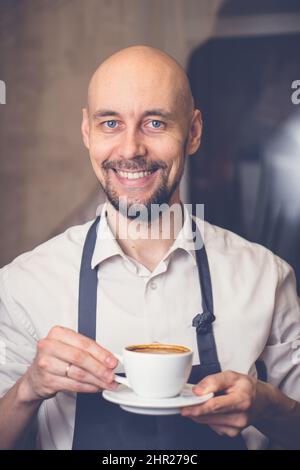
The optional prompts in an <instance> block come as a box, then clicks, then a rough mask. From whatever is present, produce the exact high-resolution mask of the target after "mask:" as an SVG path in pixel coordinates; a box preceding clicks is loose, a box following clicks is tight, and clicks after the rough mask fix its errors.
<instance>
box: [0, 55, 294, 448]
mask: <svg viewBox="0 0 300 470" xmlns="http://www.w3.org/2000/svg"><path fill="white" fill-rule="evenodd" d="M201 130H202V122H201V114H200V111H199V110H197V109H195V108H194V103H193V98H192V94H191V90H190V87H189V83H188V79H187V77H186V75H185V72H184V71H183V69H182V68H181V67H180V66H179V65H178V64H177V62H176V61H175V60H174V59H172V58H171V57H170V56H168V55H167V54H165V53H163V52H162V51H159V50H157V49H154V48H150V47H146V46H134V47H130V48H127V49H123V50H121V51H119V52H117V53H116V54H114V55H112V56H111V57H109V58H108V59H107V60H106V61H104V62H103V63H102V64H101V65H100V67H99V68H98V69H97V70H96V72H95V73H94V75H93V77H92V79H91V82H90V85H89V90H88V106H87V108H86V109H84V110H83V119H82V135H83V140H84V143H85V146H86V147H87V149H88V150H89V154H90V159H91V163H92V166H93V169H94V171H95V174H96V176H97V178H98V180H99V182H100V183H101V185H102V187H103V189H104V192H105V194H106V199H107V200H106V203H105V205H104V206H103V208H102V211H101V214H100V215H99V216H97V217H96V219H95V220H93V221H91V222H88V223H86V224H84V225H81V226H76V227H71V228H70V229H68V230H67V231H66V232H64V233H62V234H61V235H59V236H58V237H55V238H53V239H51V240H49V241H48V242H46V243H43V244H42V245H40V246H38V247H37V248H36V249H34V250H32V251H31V252H28V253H25V254H23V255H21V256H19V257H18V258H16V259H15V260H14V261H13V262H12V263H10V264H9V265H7V266H5V267H3V268H2V269H1V271H0V299H1V303H0V340H1V341H2V344H3V345H4V349H5V360H4V361H2V362H3V364H1V365H0V395H1V396H2V398H1V399H0V416H1V418H0V446H1V447H2V448H19V447H22V446H25V445H28V442H29V440H28V437H29V436H30V435H33V437H34V444H33V445H34V447H35V448H42V449H173V450H174V449H246V448H255V449H258V448H267V447H268V446H269V447H272V446H274V445H279V446H281V447H285V448H295V447H297V446H299V442H300V441H299V436H300V405H299V399H300V393H299V390H300V387H299V380H300V367H299V364H298V363H297V361H295V360H293V358H295V357H296V356H295V345H296V344H300V342H299V337H300V313H299V301H298V297H297V293H296V288H295V278H294V273H293V271H292V269H291V268H290V266H288V265H287V264H286V263H285V262H284V261H283V260H281V259H279V258H278V257H276V256H275V255H273V254H272V253H271V252H270V251H268V250H266V249H265V248H263V247H261V246H258V245H255V244H252V243H249V242H247V241H246V240H244V239H242V238H240V237H238V236H237V235H235V234H233V233H231V232H228V231H226V230H223V229H221V228H218V227H215V226H212V225H210V224H208V223H204V226H205V230H203V223H202V222H201V221H200V220H199V219H198V218H196V217H191V215H190V214H189V212H188V211H187V209H186V208H185V207H184V205H183V204H181V200H180V193H179V182H180V180H181V177H182V174H183V168H184V163H185V159H186V158H187V156H188V155H191V154H193V153H195V152H196V150H197V149H198V147H199V145H200V139H201ZM157 205H158V206H164V209H163V211H162V212H155V211H154V212H152V208H153V206H157ZM176 205H177V206H178V207H179V208H180V211H177V212H176V211H174V212H173V210H172V208H173V206H176ZM141 214H143V216H142V217H140V215H141ZM163 215H167V219H168V220H169V225H170V226H169V228H170V231H169V236H168V237H165V236H163V232H162V230H161V221H162V217H163ZM132 225H133V227H135V228H136V227H137V225H139V229H140V227H141V226H142V228H143V232H144V233H143V235H145V234H146V236H132V233H133V232H132V230H129V228H130V229H131V228H132ZM153 227H157V228H158V231H157V233H158V236H156V237H152V236H151V234H152V229H153ZM124 233H125V234H126V236H124ZM137 234H140V232H139V230H136V231H135V235H137ZM195 234H196V238H197V237H198V238H199V237H200V238H201V240H202V241H203V242H204V244H203V243H201V244H200V246H199V247H196V245H195V244H192V246H191V244H190V240H191V239H193V237H194V235H195ZM121 235H122V236H121ZM199 312H200V313H199ZM153 342H162V343H173V344H184V345H187V346H188V347H190V348H191V349H193V351H194V359H193V368H192V372H191V376H190V378H189V382H190V383H194V384H195V387H194V393H195V394H199V395H201V394H205V393H208V392H214V393H215V394H216V395H215V396H214V397H213V398H211V399H210V400H208V401H207V402H206V403H204V404H202V405H197V406H190V407H185V408H182V410H181V413H180V414H176V415H168V416H159V415H158V416H152V415H151V416H149V415H141V414H135V413H130V412H128V411H125V410H123V409H121V408H120V407H119V406H118V405H116V404H113V403H110V402H108V401H106V400H105V399H104V398H103V397H102V395H101V393H100V392H101V391H103V390H104V389H108V390H113V391H115V393H116V396H118V384H117V383H116V382H115V381H114V379H115V375H114V373H115V372H122V371H123V370H122V367H121V365H120V364H118V361H117V359H116V357H115V356H114V353H116V354H119V353H121V351H122V348H123V347H124V346H125V345H129V344H138V343H139V344H141V343H143V344H146V343H153ZM258 360H260V361H263V363H264V366H265V371H266V377H264V379H266V380H260V379H259V378H258V373H257V364H258ZM31 445H32V444H31Z"/></svg>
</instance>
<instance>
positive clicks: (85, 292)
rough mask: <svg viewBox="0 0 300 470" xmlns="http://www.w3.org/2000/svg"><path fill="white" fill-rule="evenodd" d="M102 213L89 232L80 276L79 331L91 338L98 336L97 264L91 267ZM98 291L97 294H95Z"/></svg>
mask: <svg viewBox="0 0 300 470" xmlns="http://www.w3.org/2000/svg"><path fill="white" fill-rule="evenodd" d="M99 221H100V215H98V217H97V218H96V219H95V221H94V222H93V224H92V225H91V227H90V228H89V231H88V233H87V236H86V239H85V243H84V247H83V254H82V261H81V267H80V277H79V300H78V331H80V333H81V334H82V335H85V336H88V337H89V338H92V339H95V338H96V315H95V312H96V311H97V282H98V277H97V266H95V268H94V269H91V262H92V257H93V252H94V247H95V243H96V238H97V230H96V227H97V224H98V222H99ZM95 293H96V295H95Z"/></svg>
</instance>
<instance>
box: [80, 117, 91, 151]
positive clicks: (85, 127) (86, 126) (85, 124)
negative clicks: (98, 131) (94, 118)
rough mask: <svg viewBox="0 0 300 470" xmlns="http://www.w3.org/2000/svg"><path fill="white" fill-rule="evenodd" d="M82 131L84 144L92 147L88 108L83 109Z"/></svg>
mask: <svg viewBox="0 0 300 470" xmlns="http://www.w3.org/2000/svg"><path fill="white" fill-rule="evenodd" d="M81 133H82V139H83V142H84V145H85V146H86V148H87V149H89V148H90V123H89V115H88V111H87V109H86V108H83V109H82V123H81Z"/></svg>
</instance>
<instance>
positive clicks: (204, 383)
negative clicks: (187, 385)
mask: <svg viewBox="0 0 300 470" xmlns="http://www.w3.org/2000/svg"><path fill="white" fill-rule="evenodd" d="M231 385H232V381H231V380H230V377H229V376H228V374H227V373H226V372H219V373H218V374H212V375H209V376H207V377H205V378H204V379H203V380H201V381H200V382H199V383H198V384H196V385H195V387H193V389H192V390H193V392H194V393H195V394H196V395H206V394H207V393H218V392H222V391H224V390H226V389H227V388H228V387H230V386H231Z"/></svg>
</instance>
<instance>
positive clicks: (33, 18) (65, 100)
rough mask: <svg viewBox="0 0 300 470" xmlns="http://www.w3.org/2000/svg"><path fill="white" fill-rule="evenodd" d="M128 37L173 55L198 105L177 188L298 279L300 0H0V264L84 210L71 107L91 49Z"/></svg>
mask: <svg viewBox="0 0 300 470" xmlns="http://www.w3.org/2000/svg"><path fill="white" fill-rule="evenodd" d="M134 44H148V45H151V46H154V47H158V48H160V49H163V50H164V51H166V52H167V53H169V54H171V55H172V56H173V57H174V58H176V59H177V60H178V61H179V62H180V63H181V64H182V66H183V67H185V69H186V70H187V73H188V75H189V78H190V82H191V86H192V91H193V94H194V97H195V100H196V104H197V107H199V108H200V109H201V110H202V114H203V121H204V133H203V142H202V146H201V148H200V150H199V152H198V153H197V154H196V155H194V156H192V157H191V158H190V159H189V160H188V161H187V165H186V171H185V177H184V180H183V182H182V188H181V189H182V197H183V201H184V202H191V203H204V204H205V218H206V220H208V221H209V222H211V223H214V224H216V225H219V226H222V227H225V228H227V229H229V230H232V231H234V232H236V233H238V234H240V235H242V236H244V237H245V238H247V239H249V240H252V241H255V242H258V243H261V244H263V245H265V246H267V247H268V248H270V249H271V250H273V251H274V252H275V253H277V254H279V255H280V256H281V257H282V258H284V259H286V260H287V261H288V262H289V263H290V264H291V265H292V266H293V267H294V269H295V271H296V275H297V280H298V285H300V104H297V101H300V100H299V99H300V92H299V93H298V95H297V90H295V89H293V88H292V84H293V82H294V81H296V80H300V55H299V51H300V1H299V0H284V1H283V0H223V1H222V0H0V80H3V81H4V82H5V83H6V104H0V217H1V230H0V266H3V265H4V264H6V263H8V262H10V261H11V260H12V259H13V258H15V257H16V256H17V255H18V254H20V253H23V252H24V251H27V250H31V249H32V248H33V247H35V246H36V245H37V244H39V243H42V242H43V241H45V240H47V239H49V238H50V237H52V236H54V235H56V234H58V233H60V232H61V231H63V230H64V229H65V228H67V227H69V226H70V225H74V224H80V223H84V222H86V221H87V220H90V219H92V218H94V216H95V211H96V208H97V206H98V205H99V204H100V203H101V202H102V201H103V193H102V191H101V188H100V186H99V183H98V180H97V179H96V177H95V175H94V173H93V171H92V168H91V165H90V162H89V157H88V154H87V151H86V150H85V148H84V146H83V144H82V141H81V135H80V123H81V108H82V107H83V106H85V102H86V90H87V85H88V81H89V78H90V76H91V74H92V73H93V71H94V70H95V68H96V67H97V66H98V65H99V63H100V62H101V61H102V60H104V59H105V58H106V57H107V56H109V55H110V54H112V53H113V52H115V51H117V50H119V49H121V48H123V47H126V46H130V45H134ZM293 93H294V98H295V99H292V95H293ZM297 97H298V98H299V99H298V100H297ZM293 101H294V102H293Z"/></svg>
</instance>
